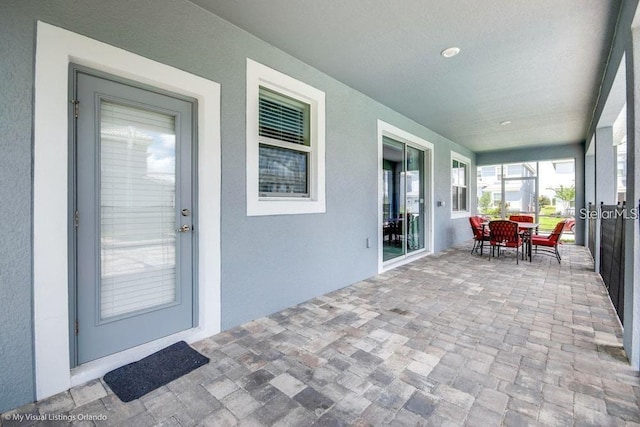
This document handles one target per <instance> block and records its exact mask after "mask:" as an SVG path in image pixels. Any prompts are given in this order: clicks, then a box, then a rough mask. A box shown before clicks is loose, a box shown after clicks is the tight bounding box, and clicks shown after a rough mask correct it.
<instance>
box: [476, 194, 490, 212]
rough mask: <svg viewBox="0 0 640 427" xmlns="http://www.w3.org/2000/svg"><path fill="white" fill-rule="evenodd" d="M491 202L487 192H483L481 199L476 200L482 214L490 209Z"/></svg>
mask: <svg viewBox="0 0 640 427" xmlns="http://www.w3.org/2000/svg"><path fill="white" fill-rule="evenodd" d="M491 202H492V200H491V193H490V192H489V191H483V192H482V197H480V199H478V206H479V207H480V210H481V211H482V213H486V212H487V209H489V207H491Z"/></svg>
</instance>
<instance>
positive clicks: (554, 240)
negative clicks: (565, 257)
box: [531, 220, 567, 264]
mask: <svg viewBox="0 0 640 427" xmlns="http://www.w3.org/2000/svg"><path fill="white" fill-rule="evenodd" d="M566 222H567V221H566V220H564V221H560V222H559V223H557V224H556V227H555V228H554V229H553V232H552V233H551V234H550V235H548V236H540V235H534V236H531V245H532V246H535V247H536V250H535V252H536V253H538V246H540V247H541V248H540V251H542V252H545V253H548V254H550V255H551V254H553V255H555V256H556V259H557V260H558V264H559V263H560V260H561V259H562V258H561V257H560V252H558V245H559V244H560V237H562V231H563V230H564V225H565V223H566Z"/></svg>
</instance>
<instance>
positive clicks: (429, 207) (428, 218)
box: [378, 120, 434, 272]
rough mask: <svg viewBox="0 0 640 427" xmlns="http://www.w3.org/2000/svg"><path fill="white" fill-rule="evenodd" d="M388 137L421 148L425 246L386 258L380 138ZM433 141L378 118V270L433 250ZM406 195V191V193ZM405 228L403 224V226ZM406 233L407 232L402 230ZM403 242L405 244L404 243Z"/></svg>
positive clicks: (388, 268) (383, 269)
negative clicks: (422, 157)
mask: <svg viewBox="0 0 640 427" xmlns="http://www.w3.org/2000/svg"><path fill="white" fill-rule="evenodd" d="M384 137H387V138H390V139H393V140H395V141H398V142H401V143H404V144H406V145H407V146H410V147H414V148H416V149H419V150H422V151H423V152H424V173H423V177H422V182H421V184H422V185H423V187H424V189H425V191H424V210H425V215H423V218H422V219H421V224H420V225H421V229H422V230H423V233H424V243H425V245H424V248H423V249H420V250H417V251H414V252H411V253H405V254H404V255H403V256H400V257H397V258H394V259H392V260H389V261H387V262H385V261H384V260H383V239H384V236H383V232H382V225H383V222H384V217H383V200H384V199H383V197H384V194H383V193H384V188H383V182H384V179H383V173H384V171H383V146H384V143H383V138H384ZM433 182H434V176H433V144H432V143H430V142H428V141H426V140H425V139H422V138H420V137H418V136H415V135H413V134H411V133H409V132H407V131H404V130H402V129H400V128H398V127H395V126H393V125H391V124H389V123H386V122H384V121H382V120H378V272H383V271H386V270H390V269H392V268H395V267H398V266H400V265H403V264H406V263H408V262H411V261H413V260H415V259H417V258H421V257H423V256H425V255H428V254H430V253H432V252H433V248H434V238H433V221H434V209H433V205H434V203H433ZM405 197H406V195H405ZM403 230H404V228H403ZM405 234H406V233H405ZM403 244H406V242H405V243H403Z"/></svg>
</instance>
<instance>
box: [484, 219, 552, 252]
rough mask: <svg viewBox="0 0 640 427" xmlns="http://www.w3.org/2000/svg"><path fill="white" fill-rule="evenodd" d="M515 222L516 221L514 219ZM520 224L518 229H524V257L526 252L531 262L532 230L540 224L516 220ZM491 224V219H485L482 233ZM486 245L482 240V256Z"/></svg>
mask: <svg viewBox="0 0 640 427" xmlns="http://www.w3.org/2000/svg"><path fill="white" fill-rule="evenodd" d="M514 222H515V221H514ZM516 224H518V230H524V231H523V232H522V240H523V243H524V246H525V247H524V248H523V251H522V259H523V260H524V254H525V252H526V254H527V257H529V262H531V258H532V253H531V252H532V251H531V230H533V229H536V228H538V226H539V225H540V224H538V223H537V222H516ZM487 226H489V221H485V222H483V223H482V234H483V235H484V230H485V228H486V227H487ZM483 246H484V241H482V242H480V255H481V256H482V249H483Z"/></svg>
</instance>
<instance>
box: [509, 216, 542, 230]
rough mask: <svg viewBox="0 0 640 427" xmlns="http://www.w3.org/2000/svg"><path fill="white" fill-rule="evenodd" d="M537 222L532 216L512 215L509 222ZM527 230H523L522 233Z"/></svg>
mask: <svg viewBox="0 0 640 427" xmlns="http://www.w3.org/2000/svg"><path fill="white" fill-rule="evenodd" d="M534 220H535V218H534V217H532V216H531V215H511V216H509V221H515V222H533V221H534ZM527 230H528V229H527V228H521V229H520V231H527ZM536 234H538V228H537V227H536Z"/></svg>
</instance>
